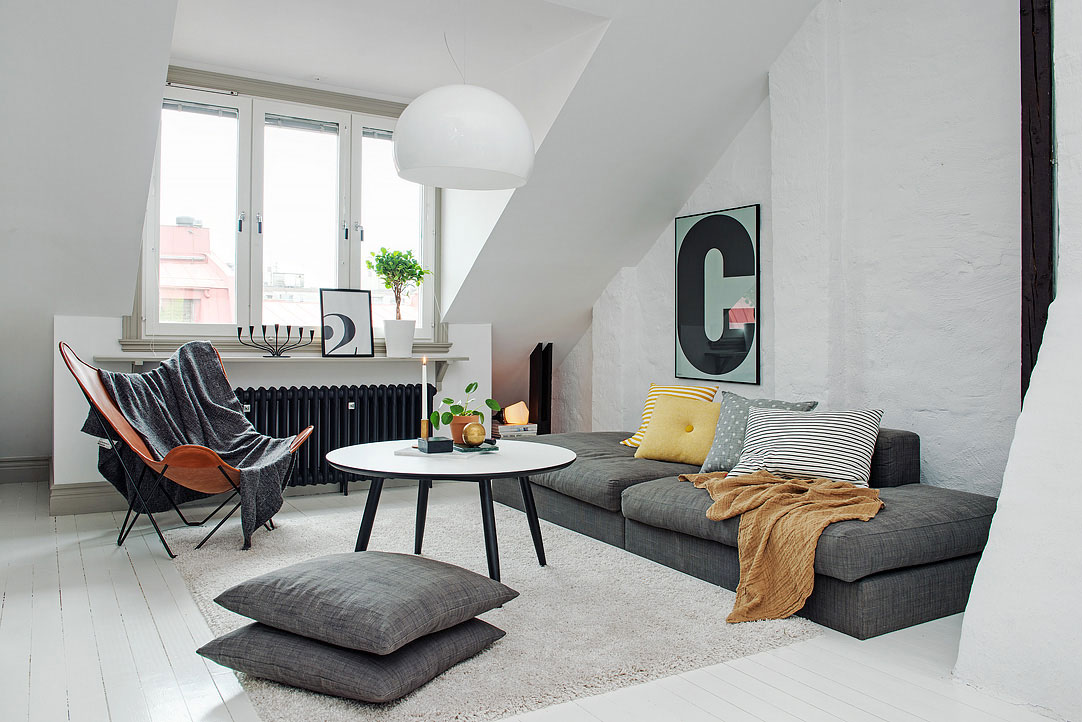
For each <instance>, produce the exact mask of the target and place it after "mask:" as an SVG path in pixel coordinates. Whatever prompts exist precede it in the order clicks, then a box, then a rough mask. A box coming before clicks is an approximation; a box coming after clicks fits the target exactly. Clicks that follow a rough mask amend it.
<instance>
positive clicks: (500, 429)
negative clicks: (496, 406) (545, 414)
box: [493, 424, 537, 439]
mask: <svg viewBox="0 0 1082 722" xmlns="http://www.w3.org/2000/svg"><path fill="white" fill-rule="evenodd" d="M493 435H494V436H496V437H497V438H500V439H514V438H516V437H519V436H537V424H500V425H499V426H497V427H496V433H495V434H493Z"/></svg>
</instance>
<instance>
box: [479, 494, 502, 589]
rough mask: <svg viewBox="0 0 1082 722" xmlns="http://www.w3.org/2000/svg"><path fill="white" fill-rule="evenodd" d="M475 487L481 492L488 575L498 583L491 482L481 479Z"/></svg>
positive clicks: (498, 570)
mask: <svg viewBox="0 0 1082 722" xmlns="http://www.w3.org/2000/svg"><path fill="white" fill-rule="evenodd" d="M477 487H478V488H479V489H480V492H481V524H482V526H484V528H485V554H486V555H487V556H488V575H489V577H491V578H492V579H495V580H496V581H497V582H498V581H500V550H499V547H498V546H497V545H496V513H495V512H494V511H493V509H492V481H491V480H489V479H481V480H480V481H479V482H478V483H477Z"/></svg>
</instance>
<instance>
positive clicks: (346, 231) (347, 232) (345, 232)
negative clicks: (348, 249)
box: [342, 221, 349, 241]
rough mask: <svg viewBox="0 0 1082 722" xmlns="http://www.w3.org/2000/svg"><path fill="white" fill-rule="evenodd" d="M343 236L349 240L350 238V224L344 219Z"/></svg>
mask: <svg viewBox="0 0 1082 722" xmlns="http://www.w3.org/2000/svg"><path fill="white" fill-rule="evenodd" d="M342 237H343V238H344V239H345V240H347V241H348V240H349V224H348V223H346V222H345V221H342Z"/></svg>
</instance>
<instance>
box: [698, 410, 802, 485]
mask: <svg viewBox="0 0 1082 722" xmlns="http://www.w3.org/2000/svg"><path fill="white" fill-rule="evenodd" d="M818 405H819V402H818V401H778V400H777V399H746V398H744V397H743V396H740V395H739V394H734V393H732V392H731V391H722V392H721V412H720V413H719V414H718V425H717V427H716V428H715V429H714V443H713V445H712V446H711V447H710V452H709V453H708V454H707V455H706V461H704V462H703V466H702V468H701V469H699V473H701V474H705V473H707V472H710V471H729V470H730V469H732V468H733V467H734V466H736V462H738V461H740V454H741V452H743V451H744V433H745V432H746V431H747V428H748V412H749V411H750V410H751V409H785V410H787V411H811V410H812V409H814V408H815V407H816V406H818Z"/></svg>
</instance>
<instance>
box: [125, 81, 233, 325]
mask: <svg viewBox="0 0 1082 722" xmlns="http://www.w3.org/2000/svg"><path fill="white" fill-rule="evenodd" d="M162 100H163V101H164V100H179V101H182V102H190V103H198V104H200V105H214V106H218V107H222V108H232V109H234V110H236V111H237V118H238V123H237V209H236V212H235V216H236V218H237V219H238V220H239V217H240V213H241V212H244V211H248V210H249V209H250V208H251V206H252V176H251V173H250V172H246V169H248V168H250V167H251V158H252V147H251V143H249V142H248V141H247V139H248V138H250V137H251V135H252V99H251V98H246V97H244V96H238V95H233V94H230V93H221V92H213V91H199V90H188V89H186V88H171V87H167V88H166V90H165V93H164V94H163V96H162ZM159 113H160V110H159ZM160 117H161V116H160V115H159V121H158V141H157V144H156V145H155V149H154V170H153V173H152V177H151V180H150V192H149V194H148V197H147V217H146V218H147V219H146V223H144V226H143V249H144V251H143V308H142V311H143V314H142V315H143V324H144V329H145V333H146V334H147V335H148V336H180V337H185V338H207V337H218V338H221V337H233V338H236V335H237V326H246V325H248V324H247V323H246V320H247V319H245V318H244V314H243V313H242V310H243V309H245V308H248V307H249V305H250V301H251V299H250V297H249V293H250V287H249V285H248V284H246V283H244V280H243V279H245V278H249V277H251V275H252V273H251V268H252V266H251V241H250V238H249V234H250V231H251V227H252V224H251V223H250V221H251V219H252V214H251V213H245V215H246V220H245V221H244V227H243V229H242V230H241V231H237V232H235V234H234V238H235V239H236V244H237V245H236V254H237V255H236V262H237V263H236V267H235V273H236V304H237V306H236V309H235V311H236V314H237V318H236V320H237V323H236V325H230V324H224V323H165V322H162V321H160V320H159V319H158V313H159V311H160V301H159V298H160V295H159V289H158V282H159V276H158V273H159V270H160V267H161V266H160V263H159V260H160V251H161V249H160V239H161V218H160V215H159V214H160V212H161V205H160V203H159V193H160V189H161V157H162V133H161V119H160Z"/></svg>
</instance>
